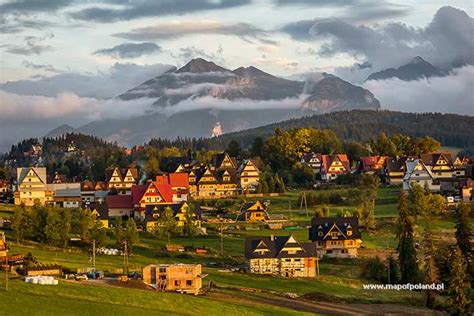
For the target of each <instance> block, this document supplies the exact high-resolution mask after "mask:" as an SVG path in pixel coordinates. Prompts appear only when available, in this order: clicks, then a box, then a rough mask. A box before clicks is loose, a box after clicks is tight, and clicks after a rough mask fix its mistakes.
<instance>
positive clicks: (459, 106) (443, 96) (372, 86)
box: [364, 66, 474, 116]
mask: <svg viewBox="0 0 474 316" xmlns="http://www.w3.org/2000/svg"><path fill="white" fill-rule="evenodd" d="M364 86H365V88H367V89H369V90H370V91H372V93H373V94H374V95H375V97H376V98H377V99H379V100H380V103H381V104H382V107H383V108H384V109H387V110H394V111H402V112H441V113H457V114H465V115H471V116H474V93H473V92H472V87H474V66H465V67H462V68H458V69H455V70H453V72H452V73H451V74H450V75H449V76H446V77H433V78H429V79H426V78H424V79H420V80H417V81H402V80H400V79H397V78H393V79H388V80H371V81H367V82H366V83H365V84H364Z"/></svg>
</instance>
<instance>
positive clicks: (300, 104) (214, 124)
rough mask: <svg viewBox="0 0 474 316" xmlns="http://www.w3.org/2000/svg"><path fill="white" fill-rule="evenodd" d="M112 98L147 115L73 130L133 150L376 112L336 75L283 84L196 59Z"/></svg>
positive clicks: (372, 101) (367, 95)
mask: <svg viewBox="0 0 474 316" xmlns="http://www.w3.org/2000/svg"><path fill="white" fill-rule="evenodd" d="M117 99H118V100H121V101H132V100H138V99H142V100H144V101H146V102H150V105H151V110H150V112H149V113H148V114H147V115H146V116H136V117H131V118H127V119H115V120H111V119H109V120H106V121H104V120H101V121H94V122H90V123H88V124H86V125H84V126H81V127H79V128H78V129H77V131H78V132H82V133H86V134H92V135H95V136H98V137H102V138H104V139H106V140H113V141H117V142H118V143H120V144H123V145H134V144H140V143H143V142H145V141H147V140H148V139H150V138H151V137H162V138H175V137H178V136H181V137H209V136H211V135H214V136H216V135H218V134H220V133H229V132H235V131H240V130H245V129H248V128H253V127H257V126H262V125H266V124H270V123H274V122H278V121H283V120H287V119H291V118H295V117H302V116H306V115H312V114H315V113H327V112H332V111H340V110H352V109H379V108H380V103H379V101H378V100H377V99H376V98H375V97H374V96H373V94H372V93H371V92H370V91H368V90H366V89H363V88H361V87H358V86H354V85H352V84H350V83H349V82H347V81H344V80H342V79H340V78H338V77H335V76H331V75H324V76H321V78H318V79H317V80H313V81H311V82H309V81H308V82H303V81H296V80H287V79H283V78H279V77H276V76H273V75H271V74H268V73H266V72H264V71H262V70H260V69H257V68H255V67H253V66H250V67H239V68H237V69H235V70H229V69H226V68H223V67H221V66H218V65H216V64H215V63H213V62H210V61H206V60H204V59H201V58H198V59H193V60H191V61H190V62H189V63H187V64H186V65H185V66H183V67H182V68H180V69H176V68H173V69H171V70H169V71H167V72H166V73H163V74H161V75H159V76H157V77H155V78H153V79H150V80H148V81H146V82H144V83H142V84H140V85H138V86H137V87H135V88H132V89H130V90H128V91H126V92H125V93H123V94H120V95H119V96H118V97H117Z"/></svg>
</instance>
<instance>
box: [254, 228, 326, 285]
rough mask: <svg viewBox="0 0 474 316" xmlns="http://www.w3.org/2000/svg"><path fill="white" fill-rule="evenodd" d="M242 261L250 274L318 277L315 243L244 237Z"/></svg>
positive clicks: (272, 237)
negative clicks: (245, 263)
mask: <svg viewBox="0 0 474 316" xmlns="http://www.w3.org/2000/svg"><path fill="white" fill-rule="evenodd" d="M245 258H246V259H247V265H248V267H249V270H250V272H251V273H255V274H270V275H281V276H284V277H316V276H317V275H318V274H319V267H318V258H317V254H316V245H315V243H312V242H311V243H300V242H298V241H297V240H296V239H295V238H294V237H293V236H270V237H247V238H246V239H245Z"/></svg>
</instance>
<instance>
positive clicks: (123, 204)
mask: <svg viewBox="0 0 474 316" xmlns="http://www.w3.org/2000/svg"><path fill="white" fill-rule="evenodd" d="M105 201H106V203H107V205H108V207H109V217H123V216H127V217H133V215H134V206H133V200H132V196H131V195H107V197H106V199H105Z"/></svg>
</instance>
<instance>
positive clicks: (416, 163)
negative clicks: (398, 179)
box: [403, 159, 441, 191]
mask: <svg viewBox="0 0 474 316" xmlns="http://www.w3.org/2000/svg"><path fill="white" fill-rule="evenodd" d="M413 183H417V184H419V185H421V186H422V187H424V186H425V185H427V186H428V188H429V189H430V191H439V190H440V189H441V186H440V182H439V180H437V179H436V178H435V177H434V175H433V172H432V171H431V169H430V168H428V167H427V166H426V165H425V164H424V163H423V161H422V160H421V159H415V160H413V161H407V162H406V172H405V176H404V177H403V189H404V190H409V189H410V187H411V186H412V184H413Z"/></svg>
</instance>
